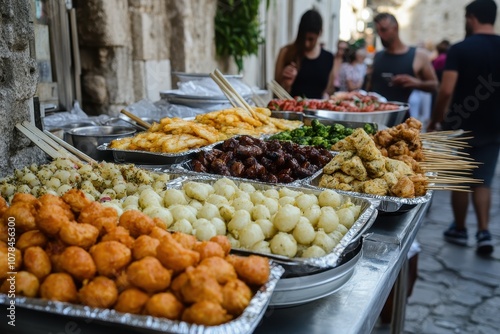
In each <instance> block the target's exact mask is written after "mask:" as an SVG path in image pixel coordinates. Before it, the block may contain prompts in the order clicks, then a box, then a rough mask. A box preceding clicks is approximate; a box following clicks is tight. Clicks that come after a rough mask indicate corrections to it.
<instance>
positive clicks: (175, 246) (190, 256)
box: [156, 235, 200, 273]
mask: <svg viewBox="0 0 500 334" xmlns="http://www.w3.org/2000/svg"><path fill="white" fill-rule="evenodd" d="M156 257H157V258H158V260H160V262H161V264H162V265H163V266H164V267H165V268H167V269H172V270H173V271H174V272H175V273H178V272H181V271H183V270H185V269H186V268H187V267H190V266H195V265H196V264H198V262H199V261H200V254H199V253H198V252H195V251H192V250H190V249H186V248H184V247H182V245H181V244H180V243H178V242H177V241H175V240H174V239H173V238H172V236H170V235H168V237H167V236H165V237H163V238H162V240H160V245H159V246H158V247H157V248H156Z"/></svg>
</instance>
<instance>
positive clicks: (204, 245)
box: [193, 241, 225, 260]
mask: <svg viewBox="0 0 500 334" xmlns="http://www.w3.org/2000/svg"><path fill="white" fill-rule="evenodd" d="M193 250H194V251H195V252H198V253H200V260H203V259H206V258H209V257H213V256H217V257H222V258H223V257H224V256H225V253H224V250H223V249H222V247H221V246H220V245H219V244H218V243H216V242H213V241H201V242H197V243H196V244H195V245H194V248H193Z"/></svg>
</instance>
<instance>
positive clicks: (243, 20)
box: [215, 0, 269, 72]
mask: <svg viewBox="0 0 500 334" xmlns="http://www.w3.org/2000/svg"><path fill="white" fill-rule="evenodd" d="M267 4H268V5H269V0H268V3H267ZM259 5H260V0H219V2H218V5H217V13H216V14H215V48H216V52H217V56H219V57H226V56H232V57H233V58H234V61H235V63H236V66H237V67H238V72H241V71H242V70H243V58H244V57H246V56H250V55H255V54H257V53H258V51H259V45H260V44H262V43H264V38H263V37H262V36H261V32H262V30H261V25H260V22H259Z"/></svg>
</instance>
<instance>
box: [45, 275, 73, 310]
mask: <svg viewBox="0 0 500 334" xmlns="http://www.w3.org/2000/svg"><path fill="white" fill-rule="evenodd" d="M40 296H41V297H42V298H43V299H49V300H57V301H60V302H68V303H76V302H77V301H78V292H77V291H76V286H75V282H73V278H71V276H70V275H68V274H66V273H54V274H50V275H49V276H47V278H45V280H44V281H43V283H42V284H41V285H40Z"/></svg>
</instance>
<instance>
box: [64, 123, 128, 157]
mask: <svg viewBox="0 0 500 334" xmlns="http://www.w3.org/2000/svg"><path fill="white" fill-rule="evenodd" d="M135 132H136V129H135V128H132V127H128V126H106V125H105V126H98V125H95V126H84V127H80V128H74V129H71V130H69V131H68V136H69V138H70V139H71V142H72V144H73V146H74V147H76V148H77V149H79V150H80V151H82V152H83V153H85V154H87V155H88V156H90V157H92V158H94V159H96V160H106V161H112V160H113V154H112V153H111V152H107V151H99V150H97V146H99V145H102V144H104V143H109V142H110V141H112V140H113V139H118V138H123V137H130V136H132V135H133V134H134V133H135Z"/></svg>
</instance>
